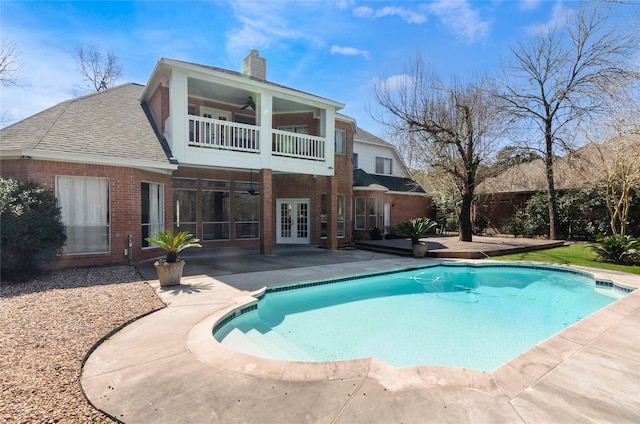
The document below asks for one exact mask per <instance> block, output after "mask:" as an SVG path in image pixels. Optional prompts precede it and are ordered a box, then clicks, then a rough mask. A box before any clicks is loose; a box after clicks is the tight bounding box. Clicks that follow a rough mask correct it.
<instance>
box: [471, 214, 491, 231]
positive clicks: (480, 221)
mask: <svg viewBox="0 0 640 424" xmlns="http://www.w3.org/2000/svg"><path fill="white" fill-rule="evenodd" d="M487 225H489V218H487V216H486V215H482V214H479V215H476V218H475V219H474V220H473V234H476V235H480V234H484V232H485V230H486V229H487Z"/></svg>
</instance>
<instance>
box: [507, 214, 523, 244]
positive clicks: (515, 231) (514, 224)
mask: <svg viewBox="0 0 640 424" xmlns="http://www.w3.org/2000/svg"><path fill="white" fill-rule="evenodd" d="M524 231H525V217H524V213H523V212H522V211H521V210H518V211H516V213H515V215H513V216H512V217H511V218H509V219H507V220H506V221H505V222H504V224H502V232H504V233H507V234H511V235H513V236H514V237H518V236H521V235H523V234H524Z"/></svg>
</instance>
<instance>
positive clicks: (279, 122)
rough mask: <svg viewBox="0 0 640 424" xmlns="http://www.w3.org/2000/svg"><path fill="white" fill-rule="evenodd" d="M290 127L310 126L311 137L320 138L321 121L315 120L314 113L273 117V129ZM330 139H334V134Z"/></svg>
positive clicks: (276, 115)
mask: <svg viewBox="0 0 640 424" xmlns="http://www.w3.org/2000/svg"><path fill="white" fill-rule="evenodd" d="M290 125H308V126H309V134H310V135H315V136H320V119H318V118H314V117H313V113H312V112H306V113H282V114H274V115H273V128H275V129H277V128H278V127H285V126H290ZM330 138H331V139H333V134H331V135H330Z"/></svg>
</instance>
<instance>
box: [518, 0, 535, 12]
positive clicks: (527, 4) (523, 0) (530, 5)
mask: <svg viewBox="0 0 640 424" xmlns="http://www.w3.org/2000/svg"><path fill="white" fill-rule="evenodd" d="M539 5H540V0H520V9H521V10H533V9H537V8H538V6H539Z"/></svg>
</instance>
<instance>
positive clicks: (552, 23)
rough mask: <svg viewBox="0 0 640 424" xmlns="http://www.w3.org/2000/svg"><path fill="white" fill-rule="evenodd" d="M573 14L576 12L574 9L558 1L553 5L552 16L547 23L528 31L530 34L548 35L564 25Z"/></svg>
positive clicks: (528, 28)
mask: <svg viewBox="0 0 640 424" xmlns="http://www.w3.org/2000/svg"><path fill="white" fill-rule="evenodd" d="M573 13H574V11H573V10H572V9H567V8H565V7H564V6H563V5H562V3H561V2H560V1H558V2H556V4H554V5H553V9H552V11H551V16H550V18H549V20H548V21H547V22H544V23H542V24H538V25H531V26H528V27H527V28H526V31H527V32H528V33H529V34H546V33H548V32H549V31H553V30H554V29H555V28H558V27H561V26H562V25H564V24H565V23H566V22H567V19H569V17H570V16H571V15H572V14H573Z"/></svg>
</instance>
